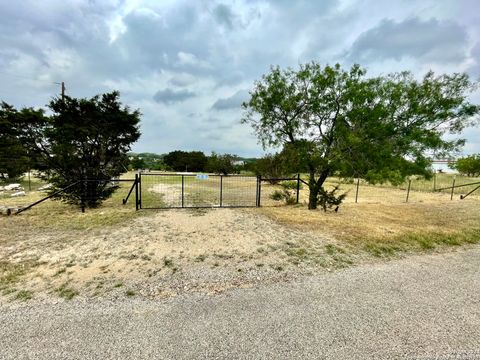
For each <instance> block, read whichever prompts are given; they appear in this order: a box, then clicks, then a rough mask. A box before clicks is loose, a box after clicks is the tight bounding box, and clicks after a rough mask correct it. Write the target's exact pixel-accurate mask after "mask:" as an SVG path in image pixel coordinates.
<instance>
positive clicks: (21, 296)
mask: <svg viewBox="0 0 480 360" xmlns="http://www.w3.org/2000/svg"><path fill="white" fill-rule="evenodd" d="M32 298H33V292H31V291H30V290H20V291H19V292H18V293H17V294H16V295H15V300H20V301H27V300H30V299H32Z"/></svg>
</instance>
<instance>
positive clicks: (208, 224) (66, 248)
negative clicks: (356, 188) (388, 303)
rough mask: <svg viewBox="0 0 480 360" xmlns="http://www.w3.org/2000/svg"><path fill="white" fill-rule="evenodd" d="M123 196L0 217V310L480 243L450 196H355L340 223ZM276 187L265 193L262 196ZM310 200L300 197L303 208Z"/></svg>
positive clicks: (475, 207) (223, 282)
mask: <svg viewBox="0 0 480 360" xmlns="http://www.w3.org/2000/svg"><path fill="white" fill-rule="evenodd" d="M130 177H132V176H131V175H130ZM129 186H130V184H122V186H121V188H120V189H119V191H117V192H116V193H115V194H114V196H113V197H112V198H111V199H109V200H107V201H106V202H105V203H104V204H103V205H102V206H101V207H99V208H98V209H87V211H86V213H84V214H82V213H81V212H80V209H78V208H76V207H72V206H70V205H67V204H63V203H61V202H58V201H51V200H47V201H46V202H45V203H43V204H41V205H39V206H37V207H35V208H33V209H31V210H29V211H27V212H25V213H23V214H20V215H18V216H10V217H0V295H1V296H0V301H1V300H2V299H3V300H4V299H7V300H8V301H10V300H15V299H16V300H28V299H30V298H34V299H41V298H45V297H52V296H53V297H61V298H64V299H71V298H73V297H75V296H87V297H90V296H104V294H110V293H112V294H117V295H116V296H131V295H128V294H127V292H128V293H129V294H130V293H132V294H137V295H144V296H169V295H172V294H176V293H178V292H181V291H184V290H183V289H194V290H202V289H203V290H205V291H208V292H216V291H218V290H219V289H226V288H229V287H236V286H244V285H245V284H246V283H252V282H253V283H255V282H257V281H265V279H283V278H284V277H288V276H290V275H288V274H298V273H302V272H305V271H306V272H309V271H312V269H318V268H323V269H331V268H338V267H344V266H350V265H352V264H356V263H360V262H362V261H365V260H368V261H371V260H372V259H374V257H377V256H382V257H384V256H393V255H395V254H397V253H399V252H405V251H426V250H432V249H436V248H439V247H441V246H444V245H449V246H452V245H461V244H465V243H475V242H478V241H480V230H479V229H480V218H479V217H478V214H479V211H480V201H479V200H478V197H472V198H467V199H466V200H463V201H460V200H458V199H457V200H454V201H450V200H449V196H448V195H447V198H445V197H444V196H443V195H441V194H432V193H422V194H420V195H421V196H422V197H421V202H420V201H418V198H415V197H413V200H412V202H411V203H408V204H406V203H404V202H403V201H402V200H401V198H403V196H402V197H399V201H398V202H394V203H392V202H390V203H387V202H386V201H385V197H386V196H387V195H390V196H393V195H392V194H394V193H396V191H400V192H401V191H402V190H395V189H388V188H384V189H378V188H377V189H370V188H364V189H363V190H362V191H363V194H364V195H365V196H366V195H367V194H368V193H367V191H371V192H372V194H373V193H374V194H379V193H381V192H382V191H385V194H386V195H385V196H384V198H381V197H380V198H378V199H379V201H373V200H372V201H371V202H366V201H362V198H361V197H360V202H359V203H358V204H355V203H353V201H354V197H353V200H352V196H354V193H353V194H350V200H349V201H347V203H346V204H344V205H343V206H342V207H341V208H340V211H339V212H338V213H334V212H327V213H324V212H323V211H319V210H317V211H309V210H308V209H307V208H306V206H305V205H296V206H288V207H287V206H275V207H263V208H260V209H245V210H241V209H198V210H192V209H191V210H169V211H168V210H167V211H151V210H144V211H138V212H136V211H135V206H134V203H133V201H131V202H130V203H129V204H127V205H125V206H123V205H121V203H122V202H121V200H122V198H123V197H125V196H126V194H127V192H128V189H129ZM347 186H352V185H347ZM274 189H275V187H273V186H269V185H264V186H263V188H262V191H263V194H264V196H265V197H268V193H269V192H271V191H273V190H274ZM402 194H403V193H402ZM41 196H42V194H40V193H38V192H32V193H30V194H29V195H28V196H27V197H25V198H15V199H2V200H1V201H0V202H3V203H5V202H8V204H10V205H11V204H13V203H20V204H28V203H30V202H32V201H34V200H35V199H39V198H40V197H41ZM306 198H307V191H306V190H305V189H304V190H303V191H302V192H301V202H305V201H306ZM372 198H373V195H372ZM415 199H417V200H416V201H415ZM263 203H264V204H268V203H266V200H265V201H264V202H263ZM270 204H276V205H280V204H278V203H275V202H273V201H271V202H270ZM119 284H120V285H119ZM185 291H187V290H185Z"/></svg>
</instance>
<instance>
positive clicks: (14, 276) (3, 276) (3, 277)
mask: <svg viewBox="0 0 480 360" xmlns="http://www.w3.org/2000/svg"><path fill="white" fill-rule="evenodd" d="M37 265H39V264H38V263H35V262H33V263H31V262H25V263H10V262H7V261H0V289H5V288H8V287H10V286H11V285H13V284H16V283H17V282H19V281H20V278H21V277H22V276H24V275H25V274H27V272H28V271H29V270H30V269H31V268H33V267H35V266H37Z"/></svg>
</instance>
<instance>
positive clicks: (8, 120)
mask: <svg viewBox="0 0 480 360" xmlns="http://www.w3.org/2000/svg"><path fill="white" fill-rule="evenodd" d="M41 116H43V113H42V111H40V110H34V109H31V108H28V109H27V108H26V109H22V110H21V111H17V110H16V109H15V108H14V107H13V106H11V105H8V104H7V103H5V102H2V103H1V104H0V178H1V179H4V180H5V179H9V180H14V179H17V178H18V177H20V176H22V175H23V174H24V173H25V172H26V171H27V170H29V169H30V168H31V167H32V166H35V164H33V163H32V161H31V158H30V156H29V154H28V152H27V149H26V148H25V147H24V146H23V140H22V134H23V132H24V129H25V126H26V124H28V122H29V119H30V118H31V117H41Z"/></svg>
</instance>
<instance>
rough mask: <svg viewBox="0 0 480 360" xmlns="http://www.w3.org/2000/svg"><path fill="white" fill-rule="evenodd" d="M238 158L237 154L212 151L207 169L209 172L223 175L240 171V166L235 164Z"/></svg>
mask: <svg viewBox="0 0 480 360" xmlns="http://www.w3.org/2000/svg"><path fill="white" fill-rule="evenodd" d="M238 160H239V157H238V156H237V155H231V154H217V153H215V152H212V154H211V155H210V156H209V157H208V160H207V164H206V165H205V170H206V171H207V172H211V173H215V174H222V175H228V174H233V173H238V166H237V165H235V163H236V161H238Z"/></svg>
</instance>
